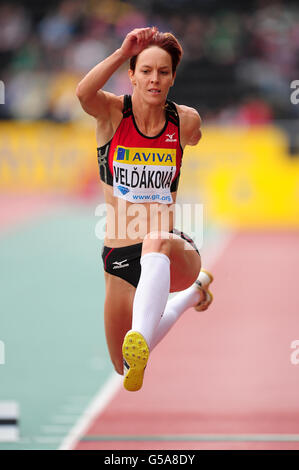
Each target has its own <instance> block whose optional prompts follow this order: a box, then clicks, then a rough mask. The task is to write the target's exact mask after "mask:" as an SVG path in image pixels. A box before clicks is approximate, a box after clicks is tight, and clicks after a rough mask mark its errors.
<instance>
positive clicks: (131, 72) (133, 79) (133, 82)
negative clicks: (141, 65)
mask: <svg viewBox="0 0 299 470" xmlns="http://www.w3.org/2000/svg"><path fill="white" fill-rule="evenodd" d="M128 75H129V79H130V80H131V83H132V85H136V81H135V77H134V72H133V70H132V69H129V70H128Z"/></svg>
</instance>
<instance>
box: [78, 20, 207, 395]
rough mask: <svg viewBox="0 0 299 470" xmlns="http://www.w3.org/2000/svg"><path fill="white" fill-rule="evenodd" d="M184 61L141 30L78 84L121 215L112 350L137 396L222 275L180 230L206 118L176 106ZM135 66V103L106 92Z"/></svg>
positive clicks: (114, 232)
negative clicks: (180, 206) (183, 188)
mask: <svg viewBox="0 0 299 470" xmlns="http://www.w3.org/2000/svg"><path fill="white" fill-rule="evenodd" d="M181 55H182V48H181V46H180V44H179V42H178V41H177V39H176V38H175V37H174V36H173V35H172V34H170V33H161V32H158V31H157V29H156V28H142V29H134V30H133V31H131V32H130V33H129V34H128V35H127V36H126V38H125V40H124V41H123V43H122V45H121V47H120V48H119V49H117V50H116V51H115V52H114V53H113V54H112V55H110V56H109V57H107V58H106V59H105V60H103V61H102V62H100V63H99V64H98V65H96V66H95V67H94V68H93V69H92V70H91V71H90V72H89V73H88V74H87V75H86V76H85V77H84V78H83V80H82V81H81V82H80V83H79V84H78V87H77V96H78V98H79V100H80V102H81V105H82V107H83V109H84V110H85V111H86V112H87V113H88V114H90V115H92V116H94V117H95V118H96V123H97V129H96V136H97V142H98V149H97V150H98V162H99V170H100V178H101V182H102V186H103V192H104V196H105V200H106V203H107V205H108V204H109V207H112V208H113V210H110V211H109V210H108V211H107V225H106V236H105V240H104V247H103V251H102V258H103V263H104V271H105V284H106V298H105V312H104V317H105V331H106V338H107V344H108V349H109V353H110V357H111V360H112V362H113V364H114V367H115V369H116V371H117V372H118V373H119V374H123V373H124V386H125V388H126V389H127V390H131V391H133V390H138V389H140V388H141V386H142V382H143V375H144V370H145V367H146V365H147V361H148V358H149V354H150V352H151V351H152V349H153V348H154V347H155V346H156V345H157V343H158V342H159V341H160V340H161V339H162V338H163V337H164V336H165V334H166V333H167V332H168V331H169V329H170V328H171V326H172V325H173V324H174V323H175V321H176V320H177V319H178V318H179V316H180V315H181V314H182V313H183V312H184V311H185V310H186V309H188V308H190V307H195V308H196V309H197V310H205V309H206V308H207V307H208V306H209V304H210V303H211V301H212V295H211V293H210V292H209V290H208V287H209V284H210V283H211V281H212V276H211V275H210V274H209V273H207V272H206V271H203V270H201V257H200V254H199V252H198V250H197V248H196V246H195V244H194V242H193V241H192V240H191V239H190V238H189V237H188V236H187V235H185V234H184V233H183V232H180V231H178V230H176V229H175V228H174V217H173V214H174V212H173V211H172V210H169V208H170V207H173V205H174V204H175V202H176V195H177V189H178V183H179V178H180V170H181V163H182V156H183V150H184V148H185V146H186V145H196V144H197V143H198V142H199V140H200V138H201V131H200V125H201V119H200V117H199V115H198V113H197V111H195V110H194V109H193V108H190V107H187V106H183V105H177V104H175V103H173V102H171V101H169V100H167V95H168V91H169V88H170V87H171V86H172V85H173V84H174V80H175V74H176V68H177V66H178V64H179V62H180V59H181ZM128 59H130V68H129V78H130V80H131V83H132V87H133V93H132V96H129V95H125V96H116V95H114V94H112V93H108V92H107V91H103V90H102V88H103V86H104V85H105V83H106V82H107V81H108V79H109V78H110V77H111V76H112V74H113V73H114V72H115V71H116V70H117V69H118V68H119V67H120V66H121V65H123V64H124V63H125V62H126V61H127V60H128ZM136 217H137V219H136ZM136 220H137V222H136ZM120 227H122V229H121V230H120ZM123 227H125V231H124V230H123ZM178 291H182V292H179V293H178V294H177V295H176V296H175V297H173V298H171V299H170V300H168V297H169V293H170V292H178Z"/></svg>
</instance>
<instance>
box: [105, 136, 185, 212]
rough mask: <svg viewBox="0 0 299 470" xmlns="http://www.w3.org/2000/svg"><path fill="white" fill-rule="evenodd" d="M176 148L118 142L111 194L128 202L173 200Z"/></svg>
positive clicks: (167, 202)
mask: <svg viewBox="0 0 299 470" xmlns="http://www.w3.org/2000/svg"><path fill="white" fill-rule="evenodd" d="M175 172H176V149H167V148H163V149H158V148H155V149H150V148H132V147H122V146H120V145H118V146H117V147H116V149H115V152H114V155H113V194H114V196H116V197H121V198H123V199H126V200H127V201H129V202H134V203H138V202H153V201H156V202H160V203H163V204H170V203H172V202H173V201H172V196H171V192H170V187H171V182H172V180H173V178H174V176H175Z"/></svg>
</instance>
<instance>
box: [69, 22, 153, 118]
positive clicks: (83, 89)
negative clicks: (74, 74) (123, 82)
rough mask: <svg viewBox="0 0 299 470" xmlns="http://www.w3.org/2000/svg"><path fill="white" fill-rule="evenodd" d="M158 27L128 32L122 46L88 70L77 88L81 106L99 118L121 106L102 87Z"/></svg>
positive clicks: (105, 116)
mask: <svg viewBox="0 0 299 470" xmlns="http://www.w3.org/2000/svg"><path fill="white" fill-rule="evenodd" d="M156 31H157V29H156V28H138V29H134V30H133V31H131V32H130V33H128V34H127V36H126V38H125V40H124V41H123V43H122V45H121V47H120V48H119V49H117V50H116V51H115V52H114V53H113V54H111V55H110V56H109V57H107V58H106V59H104V60H103V61H102V62H100V63H99V64H98V65H96V66H95V67H94V68H93V69H91V70H90V72H88V74H87V75H86V76H85V77H84V78H83V79H82V80H81V82H80V83H79V84H78V86H77V89H76V95H77V97H78V98H79V100H80V103H81V106H82V108H83V109H84V111H86V112H87V113H88V114H91V115H92V116H94V117H96V118H97V119H98V120H109V119H110V116H111V111H112V108H113V107H114V106H115V107H117V106H120V100H119V98H118V97H116V96H115V95H113V94H112V93H107V92H105V91H103V90H102V89H101V88H102V87H103V86H104V85H105V83H106V82H107V81H108V80H109V78H110V77H111V75H113V73H114V72H115V71H116V70H117V69H118V68H119V67H120V66H121V65H122V64H123V63H124V62H126V60H128V59H129V58H130V57H132V56H134V55H138V54H139V53H140V52H141V51H142V50H143V49H144V48H145V47H147V45H148V42H149V41H150V39H151V38H152V36H153V35H154V34H155V33H156Z"/></svg>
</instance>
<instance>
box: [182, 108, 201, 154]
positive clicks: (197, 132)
mask: <svg viewBox="0 0 299 470" xmlns="http://www.w3.org/2000/svg"><path fill="white" fill-rule="evenodd" d="M177 109H178V113H179V117H180V131H181V132H180V133H181V143H182V147H184V146H185V145H196V144H198V142H199V140H200V139H201V129H200V127H201V118H200V115H199V114H198V112H197V111H196V110H195V109H194V108H190V107H189V106H183V105H180V106H177Z"/></svg>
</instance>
